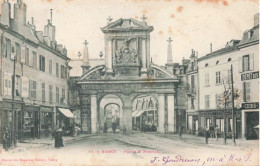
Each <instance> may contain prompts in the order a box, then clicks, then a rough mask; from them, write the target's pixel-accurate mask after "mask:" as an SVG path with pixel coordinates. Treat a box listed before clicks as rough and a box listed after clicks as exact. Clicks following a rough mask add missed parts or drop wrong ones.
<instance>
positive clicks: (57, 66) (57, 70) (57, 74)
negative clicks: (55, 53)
mask: <svg viewBox="0 0 260 166" xmlns="http://www.w3.org/2000/svg"><path fill="white" fill-rule="evenodd" d="M56 76H57V77H59V64H58V63H56Z"/></svg>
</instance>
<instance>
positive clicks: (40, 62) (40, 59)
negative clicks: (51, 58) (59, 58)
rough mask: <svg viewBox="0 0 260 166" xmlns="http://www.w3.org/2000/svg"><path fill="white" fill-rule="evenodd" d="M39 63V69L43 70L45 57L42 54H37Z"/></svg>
mask: <svg viewBox="0 0 260 166" xmlns="http://www.w3.org/2000/svg"><path fill="white" fill-rule="evenodd" d="M39 64H40V70H41V71H43V72H45V57H44V56H42V55H40V56H39Z"/></svg>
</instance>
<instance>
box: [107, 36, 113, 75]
mask: <svg viewBox="0 0 260 166" xmlns="http://www.w3.org/2000/svg"><path fill="white" fill-rule="evenodd" d="M106 72H107V73H112V72H113V70H112V40H107V41H106Z"/></svg>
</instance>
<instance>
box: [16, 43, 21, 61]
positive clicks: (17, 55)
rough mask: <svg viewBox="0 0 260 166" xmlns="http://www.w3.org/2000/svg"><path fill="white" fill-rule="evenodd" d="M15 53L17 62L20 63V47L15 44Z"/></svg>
mask: <svg viewBox="0 0 260 166" xmlns="http://www.w3.org/2000/svg"><path fill="white" fill-rule="evenodd" d="M15 52H16V60H17V62H18V63H21V45H20V44H18V43H15Z"/></svg>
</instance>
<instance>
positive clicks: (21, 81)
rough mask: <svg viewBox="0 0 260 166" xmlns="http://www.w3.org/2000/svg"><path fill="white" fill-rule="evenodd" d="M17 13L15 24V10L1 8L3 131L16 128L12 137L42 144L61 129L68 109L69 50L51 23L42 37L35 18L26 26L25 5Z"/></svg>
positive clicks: (0, 104)
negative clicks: (58, 39)
mask: <svg viewBox="0 0 260 166" xmlns="http://www.w3.org/2000/svg"><path fill="white" fill-rule="evenodd" d="M13 10H14V18H11V15H10V13H11V4H10V3H9V2H8V1H7V2H6V1H4V2H3V3H2V5H1V19H0V20H1V21H0V34H1V47H0V48H1V57H0V62H1V63H0V74H1V75H0V117H1V119H0V121H1V123H0V124H1V129H3V128H4V127H7V128H9V130H12V128H13V127H12V126H14V131H15V133H14V136H16V137H18V138H19V139H21V138H30V137H32V138H40V137H43V136H46V135H48V131H49V130H50V129H53V128H54V126H56V125H60V123H61V122H60V113H59V112H58V109H59V108H60V107H62V108H64V107H65V108H68V102H67V101H68V78H69V69H70V68H69V66H68V61H69V58H68V57H67V49H66V48H65V47H64V46H63V45H61V44H57V42H56V40H55V33H56V32H55V31H56V28H55V26H54V25H53V24H52V20H48V23H47V25H45V26H44V32H42V31H37V30H36V27H35V25H34V22H33V18H32V22H31V23H29V22H27V20H26V4H25V3H23V2H22V0H18V1H17V3H15V4H14V8H13ZM13 75H14V79H13V78H12V76H13ZM13 80H15V84H14V90H12V82H13ZM12 93H14V101H13V100H12V99H13V98H12ZM12 103H14V113H13V111H12ZM56 115H57V117H56ZM13 116H14V118H13ZM56 119H57V121H56ZM13 120H14V121H13ZM1 133H2V132H1Z"/></svg>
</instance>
